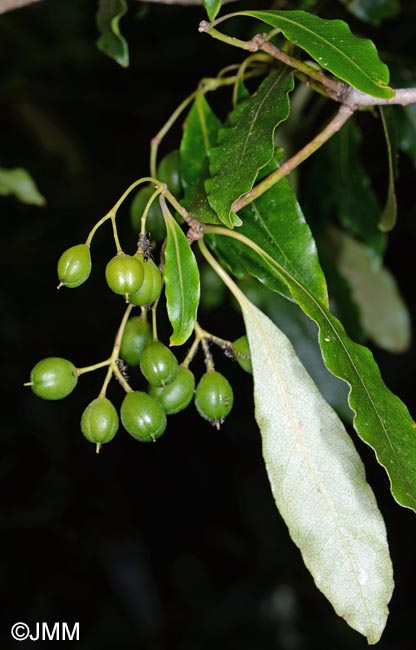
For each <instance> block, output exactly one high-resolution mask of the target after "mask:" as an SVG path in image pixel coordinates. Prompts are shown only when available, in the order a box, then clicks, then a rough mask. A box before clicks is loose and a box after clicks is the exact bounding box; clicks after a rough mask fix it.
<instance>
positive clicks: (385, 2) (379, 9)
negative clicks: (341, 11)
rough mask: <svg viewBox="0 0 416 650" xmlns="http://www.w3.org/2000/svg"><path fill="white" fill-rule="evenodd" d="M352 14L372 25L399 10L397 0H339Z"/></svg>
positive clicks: (377, 23)
mask: <svg viewBox="0 0 416 650" xmlns="http://www.w3.org/2000/svg"><path fill="white" fill-rule="evenodd" d="M341 2H342V4H343V5H345V7H346V8H347V9H348V11H350V12H351V13H352V14H353V15H354V16H356V17H357V18H359V19H360V20H363V21H364V22H366V23H371V24H372V25H376V26H378V25H380V23H381V22H382V21H383V20H386V18H393V17H394V16H397V14H398V13H399V12H400V2H399V0H341Z"/></svg>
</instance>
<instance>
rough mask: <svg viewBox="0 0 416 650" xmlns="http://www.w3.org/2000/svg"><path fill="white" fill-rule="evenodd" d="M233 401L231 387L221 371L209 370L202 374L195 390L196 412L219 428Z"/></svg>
mask: <svg viewBox="0 0 416 650" xmlns="http://www.w3.org/2000/svg"><path fill="white" fill-rule="evenodd" d="M233 402H234V395H233V389H232V387H231V385H230V383H229V381H228V379H226V378H225V377H224V376H223V375H222V374H221V373H219V372H217V371H216V370H209V371H207V372H206V373H205V374H204V375H202V377H201V379H200V380H199V383H198V386H197V387H196V392H195V406H196V408H197V411H198V413H199V414H200V415H201V416H202V417H203V418H205V419H206V420H209V421H210V422H211V424H212V425H214V426H215V427H217V429H219V427H220V424H222V422H223V421H224V419H225V418H226V417H227V415H228V414H229V413H230V411H231V409H232V406H233Z"/></svg>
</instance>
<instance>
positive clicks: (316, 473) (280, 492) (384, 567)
mask: <svg viewBox="0 0 416 650" xmlns="http://www.w3.org/2000/svg"><path fill="white" fill-rule="evenodd" d="M237 297H238V299H239V302H240V306H241V309H242V312H243V316H244V322H245V326H246V332H247V337H248V340H249V345H250V355H251V359H252V365H253V378H254V402H255V417H256V420H257V423H258V425H259V428H260V432H261V436H262V446H263V456H264V460H265V463H266V469H267V473H268V477H269V481H270V485H271V489H272V492H273V496H274V499H275V502H276V505H277V508H278V510H279V512H280V514H281V515H282V517H283V519H284V521H285V522H286V524H287V526H288V529H289V533H290V536H291V538H292V539H293V541H294V542H295V544H296V545H297V546H298V547H299V549H300V551H301V553H302V558H303V560H304V562H305V565H306V567H307V568H308V569H309V571H310V572H311V574H312V576H313V578H314V580H315V583H316V586H317V587H318V588H319V589H320V590H321V591H322V592H323V593H324V594H325V596H326V597H327V598H328V600H329V601H330V602H331V604H332V605H333V607H334V609H335V611H336V613H337V614H338V615H339V616H341V617H342V618H344V619H345V620H346V622H347V623H348V624H349V625H350V626H351V627H352V628H354V629H355V630H357V631H358V632H360V633H361V634H363V635H364V636H365V637H367V640H368V642H369V643H370V644H374V643H377V641H378V640H379V639H380V637H381V635H382V632H383V630H384V627H385V624H386V620H387V616H388V607H387V605H388V603H389V601H390V598H391V595H392V591H393V587H394V583H393V572H392V564H391V560H390V556H389V550H388V544H387V538H386V530H385V526H384V521H383V518H382V515H381V513H380V512H379V510H378V507H377V503H376V500H375V497H374V494H373V492H372V490H371V488H370V486H369V485H368V483H367V481H366V477H365V470H364V466H363V463H362V461H361V459H360V457H359V455H358V453H357V451H356V449H355V447H354V445H353V443H352V441H351V439H350V437H349V436H348V434H347V432H346V431H345V428H344V426H343V424H342V422H341V420H340V419H339V417H338V416H337V415H336V413H335V412H334V411H333V410H332V408H331V407H330V406H329V405H328V403H327V402H326V401H325V400H324V399H323V397H322V395H321V394H320V392H319V390H318V389H317V387H316V385H315V384H314V382H313V381H312V379H311V378H310V376H309V375H308V373H307V372H306V370H305V368H304V367H303V365H302V364H301V362H300V360H299V358H298V356H297V355H296V353H295V350H294V349H293V347H292V345H291V343H290V342H289V340H288V339H287V337H286V336H285V335H284V334H283V333H282V332H281V331H280V330H279V329H278V328H277V327H276V325H274V323H272V321H271V320H270V319H269V318H268V317H267V316H265V315H264V314H263V313H262V312H261V311H260V310H258V309H257V307H255V306H254V305H253V304H251V303H250V302H249V301H248V300H247V299H246V298H245V297H244V296H243V295H242V294H240V295H239V296H237Z"/></svg>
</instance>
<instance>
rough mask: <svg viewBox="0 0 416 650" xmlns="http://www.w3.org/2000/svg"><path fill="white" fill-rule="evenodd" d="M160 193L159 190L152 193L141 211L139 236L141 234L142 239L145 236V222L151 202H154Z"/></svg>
mask: <svg viewBox="0 0 416 650" xmlns="http://www.w3.org/2000/svg"><path fill="white" fill-rule="evenodd" d="M161 191H162V190H160V189H159V190H155V192H153V194H152V196H151V197H150V199H149V200H148V202H147V203H146V207H145V209H144V210H143V214H142V217H141V220H140V234H141V236H142V237H144V236H145V235H146V220H147V215H148V214H149V210H150V206H151V205H152V203H153V201H156V199H157V197H158V196H159V195H160V193H161Z"/></svg>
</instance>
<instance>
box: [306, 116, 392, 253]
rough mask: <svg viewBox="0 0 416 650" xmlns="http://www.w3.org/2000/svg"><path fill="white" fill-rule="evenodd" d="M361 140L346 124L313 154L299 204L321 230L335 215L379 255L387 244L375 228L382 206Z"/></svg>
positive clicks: (358, 134) (350, 126)
mask: <svg viewBox="0 0 416 650" xmlns="http://www.w3.org/2000/svg"><path fill="white" fill-rule="evenodd" d="M360 137H361V134H360V131H359V130H358V129H357V128H356V127H355V126H354V125H353V124H352V123H351V122H347V123H346V124H345V125H344V126H343V128H342V129H341V131H339V132H338V133H337V134H335V135H334V136H333V137H332V138H331V140H330V141H329V142H328V143H327V144H326V145H324V146H323V147H322V149H321V150H320V151H318V152H317V153H316V155H315V156H314V157H313V160H311V161H310V164H309V167H308V170H307V174H306V175H305V178H304V182H303V187H304V195H305V196H304V198H303V203H302V204H303V205H304V207H305V212H306V214H307V216H308V215H310V218H311V219H312V220H313V222H314V223H315V224H316V223H317V222H318V220H319V227H320V228H321V229H322V230H323V231H326V228H327V222H331V221H332V219H333V217H334V216H335V217H336V218H337V219H338V221H339V223H340V224H342V225H343V226H344V227H345V228H346V229H347V230H349V231H350V232H351V233H352V234H353V235H355V236H356V237H358V238H359V239H361V240H362V241H363V242H365V243H366V244H367V245H368V246H369V247H370V248H371V249H372V250H374V252H375V253H376V254H377V255H379V256H381V255H382V253H383V252H384V248H385V243H386V238H385V235H383V234H382V233H381V232H380V230H379V228H378V223H379V220H380V213H381V207H380V205H379V202H378V199H377V197H376V194H375V192H374V191H373V189H372V186H371V180H370V178H369V176H368V174H367V171H366V168H365V166H364V164H363V161H362V154H361V148H360ZM323 196H324V197H325V200H324V201H323V200H322V197H323Z"/></svg>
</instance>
